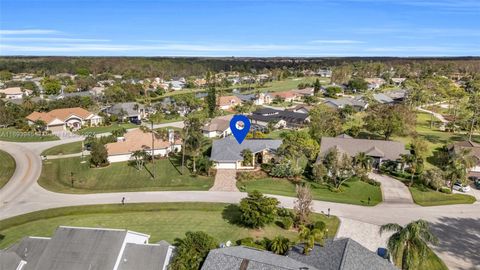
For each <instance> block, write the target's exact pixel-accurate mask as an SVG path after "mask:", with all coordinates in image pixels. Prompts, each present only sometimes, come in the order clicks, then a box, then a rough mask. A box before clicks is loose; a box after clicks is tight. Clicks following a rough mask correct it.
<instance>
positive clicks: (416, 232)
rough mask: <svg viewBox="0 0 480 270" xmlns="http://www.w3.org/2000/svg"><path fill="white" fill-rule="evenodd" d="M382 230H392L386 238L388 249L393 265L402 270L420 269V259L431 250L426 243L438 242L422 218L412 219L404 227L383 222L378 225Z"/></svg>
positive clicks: (381, 231)
mask: <svg viewBox="0 0 480 270" xmlns="http://www.w3.org/2000/svg"><path fill="white" fill-rule="evenodd" d="M383 232H394V233H393V235H392V236H390V238H389V239H388V250H389V251H390V254H391V255H392V257H393V261H394V263H395V265H396V266H398V267H399V268H400V269H402V270H409V269H420V268H419V266H420V264H421V263H422V261H424V260H426V259H427V256H428V254H429V253H431V252H432V251H431V250H430V248H429V247H428V244H436V243H437V242H438V240H437V238H436V237H435V236H434V235H433V234H432V233H431V232H430V228H429V226H428V222H426V221H424V220H417V221H413V222H411V223H409V224H407V225H406V226H405V227H402V226H400V225H399V224H395V223H389V224H385V225H383V226H381V227H380V233H383Z"/></svg>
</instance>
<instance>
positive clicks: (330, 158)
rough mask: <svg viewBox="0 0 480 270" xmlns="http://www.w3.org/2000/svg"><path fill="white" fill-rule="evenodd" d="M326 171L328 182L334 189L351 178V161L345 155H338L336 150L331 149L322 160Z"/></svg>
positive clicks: (352, 171)
mask: <svg viewBox="0 0 480 270" xmlns="http://www.w3.org/2000/svg"><path fill="white" fill-rule="evenodd" d="M323 164H324V165H325V167H326V168H327V171H328V181H329V182H330V183H332V185H333V186H334V187H335V188H336V189H340V187H341V186H342V184H343V183H345V181H347V180H348V179H350V178H351V177H352V176H353V173H354V170H353V165H352V159H351V158H350V157H349V156H348V155H347V154H345V153H343V154H340V152H338V150H337V149H336V148H334V149H332V150H331V151H330V152H329V153H328V154H327V155H326V156H325V157H324V159H323Z"/></svg>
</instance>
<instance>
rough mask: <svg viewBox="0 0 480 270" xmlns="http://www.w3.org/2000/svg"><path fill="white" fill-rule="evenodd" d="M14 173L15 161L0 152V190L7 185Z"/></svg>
mask: <svg viewBox="0 0 480 270" xmlns="http://www.w3.org/2000/svg"><path fill="white" fill-rule="evenodd" d="M14 172H15V160H14V159H13V157H12V156H10V155H9V154H8V153H6V152H4V151H1V150H0V188H2V187H3V186H5V184H7V182H8V180H10V178H11V177H12V175H13V173H14Z"/></svg>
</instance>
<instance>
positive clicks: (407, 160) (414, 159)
mask: <svg viewBox="0 0 480 270" xmlns="http://www.w3.org/2000/svg"><path fill="white" fill-rule="evenodd" d="M401 158H402V163H403V164H406V165H408V167H409V168H410V173H411V175H410V186H411V185H412V184H413V177H415V174H416V173H417V171H418V169H419V168H420V166H421V165H422V163H423V159H422V158H420V157H418V156H416V155H412V154H406V155H402V157H401Z"/></svg>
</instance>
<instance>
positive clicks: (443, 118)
mask: <svg viewBox="0 0 480 270" xmlns="http://www.w3.org/2000/svg"><path fill="white" fill-rule="evenodd" d="M417 110H419V111H421V112H424V113H428V114H433V116H435V117H436V118H437V119H438V120H440V122H442V124H448V120H447V119H445V117H443V115H441V114H439V113H436V112H433V111H429V110H426V109H424V108H422V107H417Z"/></svg>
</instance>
